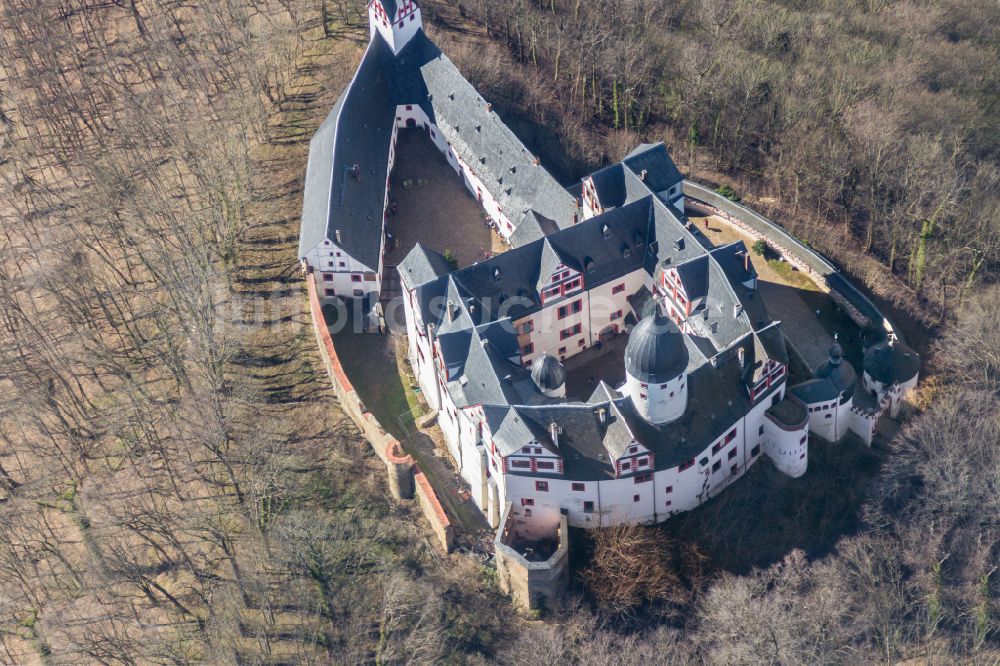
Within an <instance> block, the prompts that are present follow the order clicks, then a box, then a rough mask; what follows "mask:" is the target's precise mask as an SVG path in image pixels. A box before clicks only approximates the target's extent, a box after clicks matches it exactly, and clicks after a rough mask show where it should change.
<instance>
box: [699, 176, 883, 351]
mask: <svg viewBox="0 0 1000 666" xmlns="http://www.w3.org/2000/svg"><path fill="white" fill-rule="evenodd" d="M684 204H685V206H688V207H690V208H693V209H695V210H697V211H699V212H701V213H705V214H708V215H717V216H718V217H719V218H721V219H723V220H725V221H726V222H728V223H730V224H732V225H733V226H734V227H736V228H738V229H739V230H740V231H742V232H743V233H745V234H747V235H748V236H750V237H751V238H754V239H756V240H762V241H764V242H765V243H767V244H768V245H769V246H770V247H771V248H772V249H773V250H775V251H776V252H778V253H779V254H781V256H782V257H784V259H785V260H786V261H787V262H788V263H790V264H791V265H792V266H794V267H795V268H797V269H798V270H799V271H801V272H803V273H805V274H806V275H808V276H809V277H810V278H812V280H813V282H815V283H816V285H817V286H819V288H820V289H822V290H823V291H825V292H827V293H828V294H830V298H832V299H833V301H834V302H835V303H836V304H837V305H838V306H839V307H840V308H842V309H843V310H844V311H845V312H847V314H848V315H849V316H850V317H851V319H853V320H854V322H855V323H856V324H857V325H858V326H860V327H861V328H863V329H875V330H880V331H882V332H884V333H885V334H886V335H892V336H895V337H897V338H898V337H899V334H898V332H896V331H895V330H894V329H893V327H892V324H891V323H890V322H889V320H888V319H887V318H886V317H885V316H883V315H882V313H881V312H880V311H879V309H878V308H877V307H875V305H874V304H873V303H872V302H871V301H870V300H869V299H868V298H867V297H866V296H865V295H864V294H862V293H861V292H860V291H859V290H858V289H857V288H856V287H855V286H854V285H852V284H851V283H850V281H849V280H848V279H847V278H846V277H844V275H843V274H842V273H841V272H840V271H838V270H837V268H836V267H835V266H834V265H833V264H832V263H830V261H829V260H827V259H826V257H824V256H823V255H821V254H820V253H819V252H816V251H815V250H813V249H812V248H810V247H808V246H807V245H805V244H804V243H802V242H801V241H799V240H797V239H796V238H794V237H792V236H791V235H790V234H789V233H788V232H786V231H785V230H784V229H782V228H781V227H780V226H778V225H777V224H775V223H774V222H772V221H770V220H768V219H767V218H766V217H763V216H762V215H759V214H758V213H755V212H754V211H752V210H750V209H749V208H747V207H746V206H741V205H740V204H738V203H736V202H735V201H731V200H730V199H727V198H726V197H724V196H722V195H721V194H719V193H718V192H713V191H712V190H710V189H708V188H707V187H704V186H703V185H699V184H697V183H693V182H691V181H689V180H685V181H684Z"/></svg>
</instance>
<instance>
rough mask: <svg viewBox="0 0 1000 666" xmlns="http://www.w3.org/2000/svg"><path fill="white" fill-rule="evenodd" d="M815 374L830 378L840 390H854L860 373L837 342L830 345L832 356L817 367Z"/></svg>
mask: <svg viewBox="0 0 1000 666" xmlns="http://www.w3.org/2000/svg"><path fill="white" fill-rule="evenodd" d="M815 375H816V376H817V377H820V378H823V377H825V378H827V379H829V380H830V381H831V382H832V383H833V385H834V387H835V388H836V389H837V391H838V392H842V391H849V392H851V393H853V392H854V382H855V381H856V380H857V378H858V374H857V373H856V372H855V371H854V368H853V367H852V366H851V364H850V363H848V362H847V361H846V360H844V350H843V349H842V348H841V347H840V345H839V344H838V343H836V342H834V343H833V346H832V347H830V358H828V359H827V360H826V361H824V362H823V363H822V364H820V366H819V367H818V368H816V372H815Z"/></svg>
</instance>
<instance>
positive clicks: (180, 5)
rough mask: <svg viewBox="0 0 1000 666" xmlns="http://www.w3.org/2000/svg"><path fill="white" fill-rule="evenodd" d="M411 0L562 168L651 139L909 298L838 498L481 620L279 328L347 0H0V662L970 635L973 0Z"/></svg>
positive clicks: (750, 649) (988, 327)
mask: <svg viewBox="0 0 1000 666" xmlns="http://www.w3.org/2000/svg"><path fill="white" fill-rule="evenodd" d="M422 4H423V7H424V11H425V24H427V25H428V30H429V31H433V33H434V37H435V39H437V40H438V41H439V42H440V43H441V44H442V46H443V47H444V48H445V49H446V50H447V51H448V52H449V53H450V54H451V55H452V57H453V59H454V60H456V62H457V63H458V64H459V66H460V67H461V68H462V69H463V70H464V71H465V72H466V73H467V74H468V75H469V76H470V78H471V79H473V80H474V82H475V83H476V84H477V85H479V86H480V87H481V88H482V89H483V91H484V92H485V93H487V95H488V96H489V97H491V98H494V99H496V100H497V101H498V103H500V105H501V106H502V107H504V109H505V110H506V112H508V113H510V114H511V115H512V116H513V117H516V123H515V126H516V127H518V130H519V131H520V132H522V133H523V135H524V137H525V139H526V140H527V141H528V142H529V143H531V142H535V143H537V144H538V145H539V146H540V147H541V149H542V150H543V153H544V154H545V155H546V156H547V157H548V158H549V160H550V161H551V162H552V163H553V164H554V165H555V166H556V167H557V168H560V169H561V170H562V171H563V173H564V175H566V176H567V177H569V176H578V175H580V173H581V172H582V171H583V170H585V169H586V168H589V167H593V166H596V165H598V164H600V163H601V162H602V161H604V160H608V159H616V158H619V157H621V155H622V154H623V152H624V151H625V150H627V149H629V148H631V147H632V145H633V144H634V143H635V142H637V141H638V140H640V139H642V138H646V139H664V140H667V141H668V143H669V144H670V145H671V146H672V147H673V150H674V152H675V155H676V157H677V160H678V163H679V164H680V166H681V167H682V169H686V170H689V171H690V172H691V173H693V174H694V175H696V176H697V177H699V178H701V179H704V180H712V181H716V182H719V183H727V184H729V185H730V186H732V187H733V188H734V189H735V191H736V192H737V193H738V194H740V195H742V196H744V197H745V198H747V199H748V201H751V202H752V203H753V205H755V206H758V207H761V208H764V209H766V210H768V211H769V212H771V213H772V214H773V215H775V217H777V218H778V219H780V220H781V221H782V222H784V223H785V224H787V225H788V226H789V228H790V229H792V230H793V231H794V232H795V233H796V234H798V235H799V236H800V237H801V238H804V239H806V240H808V241H809V242H811V243H813V244H814V245H816V246H818V247H820V248H822V249H823V250H825V251H827V252H828V253H830V254H831V255H832V256H833V257H834V258H835V259H836V260H837V261H839V262H841V263H842V264H844V265H845V266H847V267H848V268H849V269H850V270H851V271H853V273H854V275H855V276H856V277H857V278H858V279H859V280H860V281H863V282H866V283H867V284H868V285H869V286H870V287H871V288H872V289H873V290H874V291H876V292H877V293H878V294H879V295H881V296H883V297H885V298H886V299H887V300H889V301H891V302H892V303H893V304H894V306H895V307H896V308H897V309H898V312H899V313H900V316H903V317H907V318H908V319H910V320H912V321H913V322H917V323H918V324H919V325H920V326H927V325H931V324H933V325H934V327H935V333H934V334H933V336H934V337H933V338H932V337H931V336H930V335H928V337H927V343H926V350H925V351H929V352H933V353H932V354H928V356H929V357H930V362H931V364H932V367H931V368H930V369H929V370H930V372H932V373H933V376H932V377H931V378H930V379H929V380H928V381H927V382H926V383H925V387H924V389H923V390H922V392H921V394H920V397H919V401H918V405H917V406H918V408H919V410H920V413H919V414H918V415H916V416H915V417H914V418H912V419H911V420H910V421H909V423H908V424H907V425H905V427H904V428H903V430H902V432H901V433H900V435H899V437H897V438H896V440H895V441H894V443H893V444H892V446H891V447H890V450H886V451H882V452H881V454H882V455H881V458H880V462H879V465H880V468H879V472H878V473H877V475H876V477H875V481H874V482H873V483H872V484H870V485H871V487H870V488H868V489H867V490H866V493H865V501H864V504H863V518H862V520H861V525H860V527H859V529H858V530H857V532H856V533H852V534H849V535H846V536H844V537H843V538H842V539H840V540H839V542H838V543H837V544H836V547H835V549H834V550H833V551H832V552H830V553H826V554H823V555H822V556H814V555H813V554H812V553H809V552H804V551H803V550H789V552H788V553H787V554H786V555H785V557H784V558H783V559H781V561H779V562H777V563H776V564H773V565H771V566H769V567H765V568H762V569H753V570H751V571H750V572H749V573H747V572H745V571H729V570H727V567H726V566H723V565H722V564H721V563H719V562H713V561H711V560H710V559H709V558H707V557H706V556H705V555H703V554H702V552H701V550H700V549H699V546H698V544H694V543H684V542H678V541H675V540H674V539H669V538H664V537H663V536H662V535H661V534H659V533H653V534H650V533H646V532H644V531H643V530H640V531H638V532H634V531H629V530H621V531H620V533H618V534H615V535H602V536H600V537H597V538H595V539H594V543H592V544H590V545H589V548H590V550H591V552H592V557H591V561H590V563H589V565H588V566H587V567H585V568H583V569H582V570H581V571H580V575H579V578H578V582H577V584H576V586H575V589H574V594H573V595H572V597H571V598H570V599H569V600H568V601H567V603H566V605H565V607H561V608H552V609H548V611H547V613H546V617H547V620H546V621H545V622H537V621H534V620H533V619H531V618H524V617H518V616H517V615H516V614H515V613H514V612H513V610H512V609H511V608H510V606H509V604H507V603H506V602H505V601H504V600H503V598H502V597H501V596H500V595H499V594H498V592H497V591H496V589H495V586H494V585H493V583H492V580H491V572H490V570H489V569H488V568H486V567H483V566H482V565H481V564H480V563H479V562H478V561H476V560H473V559H471V558H468V557H465V556H462V555H454V556H450V557H448V558H445V557H444V556H441V555H438V554H437V553H436V551H435V550H434V549H433V548H432V547H431V546H430V545H429V543H428V541H427V539H426V537H425V536H424V532H423V526H422V524H421V520H422V519H421V517H420V516H419V514H418V512H416V511H411V510H410V509H408V508H406V507H401V506H397V505H394V504H393V503H392V502H391V501H390V500H389V499H388V498H387V493H386V489H385V484H384V479H383V478H382V476H381V474H380V473H379V471H378V470H379V468H380V466H379V465H376V464H375V461H373V460H372V454H370V453H369V450H368V447H367V446H366V445H365V444H364V443H363V442H362V441H361V438H360V436H359V434H358V432H357V430H356V428H354V427H353V425H352V424H351V423H350V421H349V420H348V419H347V418H346V417H344V416H343V415H342V414H341V413H340V411H339V410H338V408H337V405H336V400H335V398H334V396H333V393H332V391H331V390H330V389H328V388H327V387H326V385H325V382H324V376H323V374H322V369H321V364H320V362H319V357H318V353H317V351H316V350H315V341H314V338H313V337H312V334H311V331H310V328H309V324H308V318H307V313H306V300H305V296H304V288H303V285H302V281H301V278H300V276H299V274H298V268H297V265H296V261H295V259H296V257H295V248H296V234H297V228H298V209H299V206H300V203H301V179H302V174H303V170H304V165H305V160H306V152H307V144H306V142H307V141H308V138H309V136H310V135H311V133H312V132H313V130H314V129H315V128H316V127H317V126H318V124H319V123H320V122H321V120H322V118H323V117H324V116H325V114H326V112H327V111H328V109H329V108H330V107H331V106H332V104H333V102H334V99H335V96H336V95H337V94H338V93H339V91H340V90H341V89H342V88H343V86H344V85H345V84H346V82H347V81H348V80H349V78H350V76H351V74H352V72H353V69H354V67H355V65H356V63H357V62H358V60H359V58H360V54H361V48H362V46H363V42H364V40H365V39H366V38H367V29H366V25H365V18H364V14H363V7H362V3H361V2H360V0H350V1H337V0H211V1H210V2H209V1H204V2H201V1H181V0H4V2H3V3H2V4H0V224H2V230H3V235H2V237H0V317H2V325H3V328H2V331H3V333H2V335H3V338H2V343H3V344H2V345H0V355H2V356H0V662H2V663H12V664H32V663H49V664H81V663H101V664H137V663H164V664H167V663H169V664H175V663H330V662H334V663H371V662H376V663H383V664H394V663H409V662H413V663H429V662H441V661H445V662H449V663H453V662H454V663H463V662H465V663H483V662H495V661H499V662H504V663H518V664H522V663H524V664H534V663H539V664H540V663H546V664H552V663H574V662H575V663H581V664H612V663H632V662H636V663H639V662H646V663H665V662H671V663H704V662H709V663H719V664H732V663H744V664H756V663H786V664H794V663H816V662H822V663H864V662H884V663H895V662H899V661H902V660H905V659H914V660H920V661H915V662H913V663H941V664H945V663H949V664H950V663H956V662H966V663H977V664H978V663H983V664H987V663H995V662H996V661H997V660H998V659H1000V647H998V645H1000V634H998V627H997V623H998V613H1000V603H998V601H997V599H998V597H1000V582H998V579H1000V572H997V571H996V569H995V567H996V566H997V564H998V563H1000V545H998V534H1000V519H998V518H997V516H998V515H1000V499H998V498H1000V456H998V455H997V454H998V448H1000V444H998V442H1000V414H998V411H997V410H996V404H997V400H998V395H1000V351H998V350H1000V331H998V330H997V327H996V321H997V319H998V317H1000V290H998V288H997V287H995V286H993V285H992V283H993V281H994V280H995V277H996V271H997V268H998V256H997V255H998V253H997V244H998V242H1000V241H998V239H1000V229H998V205H997V204H998V196H1000V187H998V179H1000V176H998V173H1000V171H998V169H1000V167H998V159H1000V155H998V147H1000V109H998V105H997V101H998V94H1000V91H998V88H997V86H998V83H997V82H998V81H1000V71H998V70H1000V56H998V49H1000V46H998V45H1000V35H998V34H997V31H998V30H1000V15H998V10H997V8H996V5H995V3H992V2H989V1H988V0H979V1H976V0H969V1H967V2H958V1H956V0H939V1H937V2H926V3H925V2H898V3H897V2H890V1H875V0H870V1H866V2H853V1H852V2H829V3H825V2H819V1H809V0H804V1H800V2H791V1H788V2H779V1H775V2H724V1H719V0H706V1H705V2H693V1H685V0H681V1H679V2H670V3H668V2H656V1H650V2H641V1H639V0H636V1H634V2H603V3H584V2H579V1H577V0H551V1H550V0H544V1H542V2H528V1H522V2H518V1H515V0H499V1H497V2H486V1H484V0H473V1H471V2H464V3H457V2H434V1H430V0H428V1H427V2H424V3H422ZM545 127H550V128H552V130H551V132H549V131H543V130H542V128H545ZM615 562H620V564H621V569H617V570H616V569H615V567H614V564H615ZM602 572H603V574H602ZM611 572H613V573H614V575H611ZM644 580H646V581H649V582H650V584H648V585H647V584H645V583H643V582H642V581H644ZM636 581H639V584H638V587H635V586H636V585H637V583H636Z"/></svg>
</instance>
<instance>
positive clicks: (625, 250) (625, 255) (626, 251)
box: [622, 245, 632, 259]
mask: <svg viewBox="0 0 1000 666" xmlns="http://www.w3.org/2000/svg"><path fill="white" fill-rule="evenodd" d="M631 256H632V250H630V249H629V247H628V245H622V259H628V258H629V257H631Z"/></svg>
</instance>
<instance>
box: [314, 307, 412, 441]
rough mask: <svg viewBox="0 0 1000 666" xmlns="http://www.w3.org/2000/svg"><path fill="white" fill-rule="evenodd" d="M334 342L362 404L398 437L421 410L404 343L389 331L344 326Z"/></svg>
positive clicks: (402, 437)
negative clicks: (379, 332)
mask: <svg viewBox="0 0 1000 666" xmlns="http://www.w3.org/2000/svg"><path fill="white" fill-rule="evenodd" d="M333 345H334V347H335V348H336V350H337V355H338V356H339V357H340V362H341V363H342V364H343V366H344V372H346V373H347V376H348V377H349V378H350V380H351V383H352V384H353V385H354V389H355V390H356V391H357V392H358V396H359V397H360V398H361V401H362V402H363V403H364V404H365V406H366V407H367V408H368V409H369V410H370V411H371V413H372V414H374V415H375V418H377V419H378V422H379V423H381V424H382V427H383V428H385V429H386V430H387V431H389V433H390V434H391V435H392V436H393V437H395V438H396V439H399V440H401V441H403V440H405V439H406V438H407V436H408V434H409V432H408V431H412V430H413V428H414V423H413V420H414V415H415V414H419V413H421V411H423V408H422V406H421V405H420V400H419V398H418V397H417V393H416V391H414V389H413V385H414V384H415V383H416V382H411V378H410V375H409V373H408V366H407V363H406V357H405V345H404V344H403V343H402V342H400V344H396V339H395V338H394V337H393V336H391V335H377V334H374V333H353V332H351V327H350V326H347V327H345V328H344V330H343V331H342V332H340V333H336V334H335V335H334V336H333Z"/></svg>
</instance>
